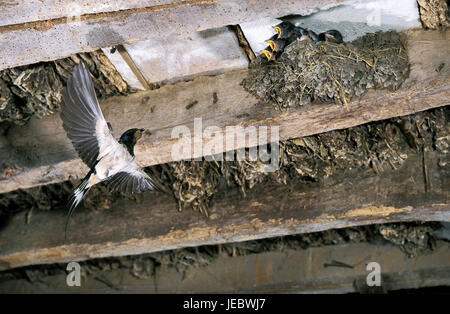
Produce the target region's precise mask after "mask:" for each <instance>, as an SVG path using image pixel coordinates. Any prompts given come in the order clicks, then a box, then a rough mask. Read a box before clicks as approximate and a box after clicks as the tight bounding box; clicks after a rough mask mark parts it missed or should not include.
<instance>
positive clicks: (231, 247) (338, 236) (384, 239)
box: [0, 222, 442, 285]
mask: <svg viewBox="0 0 450 314" xmlns="http://www.w3.org/2000/svg"><path fill="white" fill-rule="evenodd" d="M439 230H442V226H441V224H440V223H434V222H430V223H417V222H410V223H391V224H381V225H369V226H360V227H352V228H344V229H336V230H327V231H323V232H314V233H309V234H300V235H291V236H285V237H277V238H271V239H263V240H254V241H246V242H240V243H228V244H221V245H208V246H200V247H195V248H183V249H177V250H172V251H164V252H158V253H150V254H144V255H138V256H125V257H117V258H116V257H114V258H104V259H95V260H89V261H86V262H81V263H80V264H81V269H82V270H83V272H84V273H83V275H84V276H86V277H88V278H92V279H97V280H102V277H101V276H100V277H99V278H97V276H99V275H101V274H102V272H107V271H111V270H116V269H128V270H129V272H130V274H131V275H133V276H134V277H136V278H139V279H148V278H150V277H153V276H155V275H156V273H158V272H164V271H166V270H167V269H169V268H174V269H176V271H178V272H180V273H182V274H183V275H184V276H186V275H187V273H188V272H189V270H191V268H192V267H204V266H207V265H209V264H210V263H212V262H213V261H214V260H215V259H217V258H219V257H221V256H230V257H232V256H244V255H249V254H257V253H263V252H274V251H281V252H283V251H285V250H301V249H307V248H311V247H320V246H327V245H338V244H350V243H362V242H367V243H372V244H383V243H390V244H392V245H396V246H398V247H399V248H400V249H401V250H402V251H403V252H404V253H405V254H406V255H407V256H408V257H410V258H413V257H416V256H419V255H422V254H426V253H428V252H430V251H432V250H433V249H434V248H435V245H436V240H437V239H439V236H438V234H439ZM66 267H67V264H53V265H42V266H30V267H24V268H20V269H15V270H11V271H6V272H1V273H0V284H1V283H2V282H3V281H8V280H14V279H23V278H24V279H27V280H29V281H30V282H38V283H42V282H44V283H45V281H46V279H47V278H48V276H52V275H58V274H64V275H65V274H66ZM324 267H326V266H325V265H324ZM347 267H351V266H347ZM102 282H103V281H102ZM105 284H107V285H108V282H106V283H105Z"/></svg>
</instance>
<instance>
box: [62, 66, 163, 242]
mask: <svg viewBox="0 0 450 314" xmlns="http://www.w3.org/2000/svg"><path fill="white" fill-rule="evenodd" d="M62 94H63V102H62V104H61V119H62V121H63V127H64V130H65V131H66V133H67V137H68V138H69V139H70V140H71V141H72V144H73V146H74V148H75V150H76V151H77V153H78V155H79V156H80V158H81V159H82V160H83V162H84V163H85V164H86V165H87V166H88V167H89V168H90V171H89V173H88V174H87V175H86V177H85V178H84V179H83V181H82V182H81V183H80V185H79V186H78V187H77V188H76V189H75V191H74V192H73V194H72V195H71V198H70V200H69V204H70V207H69V212H68V214H67V219H66V225H65V234H66V235H67V225H68V223H69V219H70V217H71V216H72V214H73V212H74V210H75V208H76V207H77V206H78V204H79V203H80V202H81V200H82V199H83V198H84V196H85V195H86V194H87V193H88V192H89V190H90V188H91V187H92V186H94V185H95V184H97V183H100V182H106V184H107V186H108V187H109V188H111V189H114V190H119V191H122V192H125V193H141V192H144V191H146V190H152V189H154V188H155V187H156V185H155V183H154V181H153V180H152V178H150V177H149V176H148V175H147V174H146V173H145V172H144V170H143V169H142V168H141V167H140V166H139V165H138V164H137V162H136V161H135V159H134V145H135V144H136V142H137V141H138V140H139V139H140V138H141V136H142V134H143V132H144V129H137V128H133V129H129V130H127V131H125V132H124V133H123V134H122V136H121V137H120V139H119V141H117V140H116V139H115V138H114V136H113V134H112V127H111V124H109V123H107V122H106V121H105V118H104V117H103V113H102V111H101V109H100V106H99V104H98V101H97V97H96V95H95V90H94V85H93V83H92V80H91V77H90V74H89V71H88V70H87V69H86V68H85V66H84V65H83V64H82V63H80V64H78V65H76V66H75V67H74V69H73V74H72V76H71V77H69V79H68V80H67V85H66V87H65V88H64V89H63V93H62Z"/></svg>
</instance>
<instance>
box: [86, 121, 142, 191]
mask: <svg viewBox="0 0 450 314" xmlns="http://www.w3.org/2000/svg"><path fill="white" fill-rule="evenodd" d="M96 137H97V140H98V145H99V155H98V157H97V160H100V161H99V162H98V164H97V165H96V166H95V172H96V177H95V178H93V181H91V182H90V185H91V186H92V185H94V184H96V183H98V182H101V181H103V180H105V179H107V178H109V177H112V176H113V175H115V174H117V173H119V172H127V173H129V174H131V175H133V176H137V177H148V176H147V175H146V174H145V172H143V171H142V169H141V168H140V167H139V165H138V164H137V163H136V160H135V159H134V157H133V156H131V154H130V153H129V152H128V150H127V149H126V148H125V146H123V145H122V144H120V143H119V142H118V141H117V140H116V139H115V138H114V136H113V135H112V134H111V132H110V131H109V128H108V125H107V123H106V121H105V119H104V118H103V117H99V119H98V120H97V123H96Z"/></svg>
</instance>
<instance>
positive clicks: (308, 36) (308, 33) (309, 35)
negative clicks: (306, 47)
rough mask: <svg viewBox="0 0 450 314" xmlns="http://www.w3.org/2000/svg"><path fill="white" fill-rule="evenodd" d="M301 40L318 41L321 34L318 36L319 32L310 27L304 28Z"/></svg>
mask: <svg viewBox="0 0 450 314" xmlns="http://www.w3.org/2000/svg"><path fill="white" fill-rule="evenodd" d="M299 40H311V41H314V42H318V41H319V36H317V34H316V33H315V32H314V31H312V30H310V29H308V30H304V32H303V33H302V35H301V36H300V38H299Z"/></svg>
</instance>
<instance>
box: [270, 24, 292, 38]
mask: <svg viewBox="0 0 450 314" xmlns="http://www.w3.org/2000/svg"><path fill="white" fill-rule="evenodd" d="M273 28H274V29H275V30H276V31H277V34H278V38H282V37H284V36H285V35H286V34H287V33H288V32H289V31H291V30H292V29H293V28H294V25H293V24H292V23H291V22H288V21H284V22H281V23H280V24H278V25H276V26H273Z"/></svg>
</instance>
